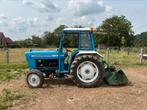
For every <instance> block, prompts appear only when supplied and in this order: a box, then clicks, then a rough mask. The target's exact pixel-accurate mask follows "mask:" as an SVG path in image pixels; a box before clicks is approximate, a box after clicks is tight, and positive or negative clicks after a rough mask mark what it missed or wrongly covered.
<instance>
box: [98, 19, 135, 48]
mask: <svg viewBox="0 0 147 110" xmlns="http://www.w3.org/2000/svg"><path fill="white" fill-rule="evenodd" d="M100 31H102V32H104V33H105V34H97V35H96V37H97V38H96V43H100V44H105V45H107V46H117V47H119V48H120V47H121V46H122V45H124V46H131V45H132V44H133V42H132V41H133V34H134V32H133V30H132V24H131V22H130V21H129V20H127V19H126V18H125V16H113V17H111V18H108V19H106V20H105V21H103V23H102V25H101V26H99V27H98V28H97V29H96V32H100ZM122 40H123V42H122Z"/></svg>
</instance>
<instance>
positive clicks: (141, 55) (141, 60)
mask: <svg viewBox="0 0 147 110" xmlns="http://www.w3.org/2000/svg"><path fill="white" fill-rule="evenodd" d="M142 63H143V48H141V50H140V64H142Z"/></svg>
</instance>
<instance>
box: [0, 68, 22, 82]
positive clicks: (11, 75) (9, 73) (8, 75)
mask: <svg viewBox="0 0 147 110" xmlns="http://www.w3.org/2000/svg"><path fill="white" fill-rule="evenodd" d="M22 73H23V70H22V69H17V70H14V69H0V81H9V80H11V79H18V78H19V77H20V76H21V74H22Z"/></svg>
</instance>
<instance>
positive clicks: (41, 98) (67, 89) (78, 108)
mask: <svg viewBox="0 0 147 110" xmlns="http://www.w3.org/2000/svg"><path fill="white" fill-rule="evenodd" d="M27 50H28V49H11V50H10V51H9V52H10V53H9V56H10V64H6V56H5V54H6V53H5V51H0V110H3V109H11V110H30V109H31V110H97V109H99V110H124V109H125V110H146V108H147V94H146V93H147V86H146V85H147V74H146V73H147V68H146V66H147V61H144V62H143V65H140V63H139V52H138V53H135V52H130V54H129V55H128V54H127V52H126V51H121V52H119V53H118V52H117V51H114V50H113V51H111V52H110V55H109V56H110V57H109V60H110V63H113V64H115V65H116V66H117V67H121V68H123V70H124V71H125V73H126V74H127V76H128V78H129V80H130V82H131V83H130V84H129V85H127V86H116V87H112V86H108V85H106V84H105V83H103V84H102V86H101V87H99V88H90V89H86V88H78V87H77V86H76V85H75V84H74V83H73V82H72V80H70V79H65V80H63V79H60V80H52V79H50V80H47V81H46V82H47V84H45V85H44V87H43V88H38V89H30V88H28V87H27V86H26V83H25V75H24V74H23V73H24V71H26V69H27V64H26V61H25V58H24V52H25V51H27ZM100 53H102V54H103V55H104V56H105V53H106V51H105V50H101V51H100Z"/></svg>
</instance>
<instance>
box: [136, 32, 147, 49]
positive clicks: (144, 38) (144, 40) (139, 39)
mask: <svg viewBox="0 0 147 110" xmlns="http://www.w3.org/2000/svg"><path fill="white" fill-rule="evenodd" d="M134 46H142V47H145V46H146V47H147V32H143V33H141V34H138V35H136V36H135V40H134Z"/></svg>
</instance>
